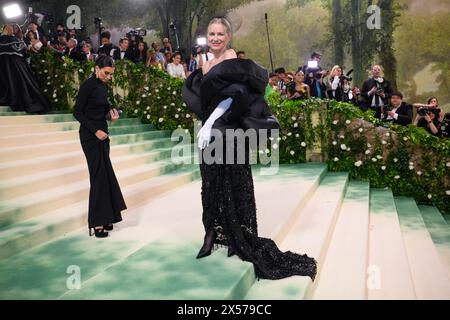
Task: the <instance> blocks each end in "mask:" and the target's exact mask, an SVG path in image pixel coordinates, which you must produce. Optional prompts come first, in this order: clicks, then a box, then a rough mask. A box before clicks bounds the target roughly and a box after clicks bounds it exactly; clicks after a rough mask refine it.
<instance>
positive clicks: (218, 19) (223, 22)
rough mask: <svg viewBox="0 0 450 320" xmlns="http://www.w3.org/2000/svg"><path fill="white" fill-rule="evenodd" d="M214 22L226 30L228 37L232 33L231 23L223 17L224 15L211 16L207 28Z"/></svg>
mask: <svg viewBox="0 0 450 320" xmlns="http://www.w3.org/2000/svg"><path fill="white" fill-rule="evenodd" d="M214 23H220V24H221V25H223V26H224V27H225V29H226V31H227V34H228V35H229V36H230V37H231V36H232V35H233V28H232V27H231V23H230V21H228V19H227V18H225V17H215V18H212V19H211V21H209V24H208V29H209V26H211V25H212V24H214Z"/></svg>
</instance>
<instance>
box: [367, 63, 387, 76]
mask: <svg viewBox="0 0 450 320" xmlns="http://www.w3.org/2000/svg"><path fill="white" fill-rule="evenodd" d="M375 67H378V68H380V70H381V72H380V76H381V77H384V68H383V67H382V66H381V65H379V64H374V65H373V66H372V68H371V69H370V72H369V74H370V76H371V77H373V73H372V70H373V68H375Z"/></svg>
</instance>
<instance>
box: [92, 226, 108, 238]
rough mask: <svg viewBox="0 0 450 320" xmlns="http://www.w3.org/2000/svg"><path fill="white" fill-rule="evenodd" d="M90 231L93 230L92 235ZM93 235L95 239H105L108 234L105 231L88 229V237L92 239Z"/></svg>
mask: <svg viewBox="0 0 450 320" xmlns="http://www.w3.org/2000/svg"><path fill="white" fill-rule="evenodd" d="M91 229H94V233H92V232H91ZM93 235H95V237H96V238H106V237H107V236H108V232H106V231H105V229H95V228H89V236H90V237H92V236H93Z"/></svg>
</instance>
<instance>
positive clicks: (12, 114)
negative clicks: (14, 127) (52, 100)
mask: <svg viewBox="0 0 450 320" xmlns="http://www.w3.org/2000/svg"><path fill="white" fill-rule="evenodd" d="M26 114H27V113H26V112H23V111H0V117H17V116H24V115H26Z"/></svg>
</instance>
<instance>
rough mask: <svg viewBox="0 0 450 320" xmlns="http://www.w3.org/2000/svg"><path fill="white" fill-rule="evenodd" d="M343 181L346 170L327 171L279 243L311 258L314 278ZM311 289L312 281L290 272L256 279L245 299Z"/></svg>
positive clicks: (305, 294)
mask: <svg viewBox="0 0 450 320" xmlns="http://www.w3.org/2000/svg"><path fill="white" fill-rule="evenodd" d="M347 184H348V174H347V173H341V172H338V173H328V174H327V175H326V176H325V177H324V178H323V180H322V182H321V183H320V185H319V187H318V189H317V190H316V192H315V193H314V195H313V196H312V197H311V198H310V199H309V202H308V203H307V204H306V205H305V206H304V208H303V210H302V211H301V212H300V214H299V215H298V217H297V220H296V221H295V222H294V223H292V224H291V229H290V230H289V232H288V233H287V235H286V236H285V237H284V239H283V240H282V242H281V244H279V247H280V250H282V251H287V250H290V251H293V252H297V253H299V254H307V255H308V256H310V257H313V258H315V259H316V260H317V262H318V268H319V270H318V276H317V277H316V279H317V280H319V278H320V268H321V266H322V262H323V259H324V256H325V252H326V250H327V247H328V244H329V241H330V238H331V235H332V232H333V229H334V225H335V222H336V219H337V216H338V213H339V210H340V207H341V204H342V201H343V198H344V195H345V192H346V189H347ZM315 283H316V282H315ZM313 290H314V286H313V283H312V281H311V279H310V278H309V277H306V276H305V277H303V276H294V277H289V278H285V279H281V280H277V281H271V280H260V281H258V282H257V283H255V284H254V285H253V286H252V288H251V289H250V291H249V292H248V294H247V295H246V297H245V299H247V300H266V299H274V300H279V299H306V298H310V296H311V293H312V291H313Z"/></svg>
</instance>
